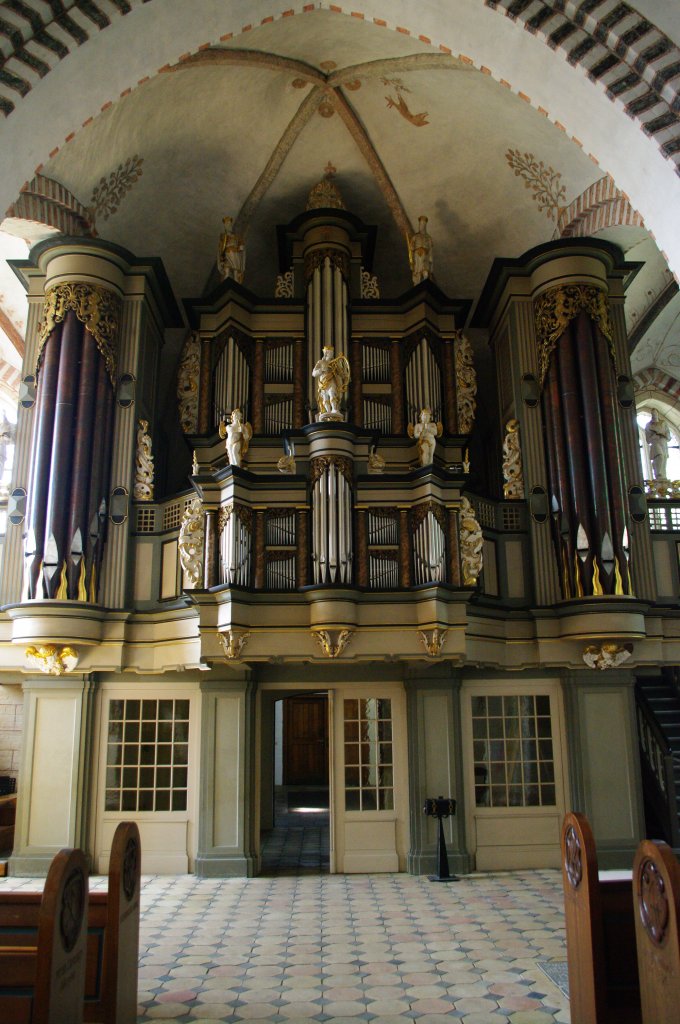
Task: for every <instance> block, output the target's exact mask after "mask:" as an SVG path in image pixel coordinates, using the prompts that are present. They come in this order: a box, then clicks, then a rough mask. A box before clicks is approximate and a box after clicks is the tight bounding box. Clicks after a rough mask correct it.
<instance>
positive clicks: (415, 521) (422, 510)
mask: <svg viewBox="0 0 680 1024" xmlns="http://www.w3.org/2000/svg"><path fill="white" fill-rule="evenodd" d="M428 512H431V513H432V515H433V516H434V517H435V519H436V520H437V522H438V523H439V525H440V526H441V528H442V530H443V529H444V528H445V526H446V512H445V511H444V509H443V508H442V506H441V505H438V504H437V502H436V501H424V502H423V503H422V504H421V505H416V506H415V507H414V509H413V511H412V515H411V531H412V532H413V533H415V532H416V530H417V529H418V527H419V526H420V524H421V523H422V521H423V519H425V517H426V516H427V514H428Z"/></svg>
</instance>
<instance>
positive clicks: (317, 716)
mask: <svg viewBox="0 0 680 1024" xmlns="http://www.w3.org/2000/svg"><path fill="white" fill-rule="evenodd" d="M283 708H284V711H283V784H284V785H285V786H327V785H328V699H327V697H326V695H325V694H311V695H309V696H306V695H301V696H299V697H288V698H286V700H284V702H283Z"/></svg>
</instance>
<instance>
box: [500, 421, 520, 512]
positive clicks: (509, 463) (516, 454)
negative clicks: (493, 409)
mask: <svg viewBox="0 0 680 1024" xmlns="http://www.w3.org/2000/svg"><path fill="white" fill-rule="evenodd" d="M503 479H504V481H505V483H504V484H503V497H504V498H511V499H517V498H523V497H524V472H523V469H522V449H521V446H520V440H519V420H515V419H512V420H508V422H507V423H506V424H505V440H504V441H503Z"/></svg>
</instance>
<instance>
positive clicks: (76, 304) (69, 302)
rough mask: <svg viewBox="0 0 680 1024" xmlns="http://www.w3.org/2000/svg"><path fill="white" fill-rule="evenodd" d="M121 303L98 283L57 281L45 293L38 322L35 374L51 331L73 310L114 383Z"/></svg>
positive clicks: (112, 293)
mask: <svg viewBox="0 0 680 1024" xmlns="http://www.w3.org/2000/svg"><path fill="white" fill-rule="evenodd" d="M121 309H122V303H121V300H120V298H119V297H118V296H117V295H116V294H114V292H111V291H109V290H108V289H107V288H101V287H100V286H99V285H91V284H85V283H84V282H82V281H76V282H73V283H66V284H58V285H54V287H52V288H48V289H47V291H46V292H45V305H44V307H43V318H42V320H41V321H40V323H39V324H38V359H37V363H36V373H38V371H39V370H40V364H41V363H42V357H43V352H44V349H45V344H46V342H47V339H48V338H49V336H50V334H51V333H52V331H53V330H54V328H55V327H56V326H57V324H60V323H63V321H64V319H65V317H66V314H67V313H68V312H69V310H73V312H74V313H75V314H76V316H77V318H78V320H80V322H81V324H84V325H85V329H86V330H88V331H89V332H90V334H91V335H92V337H93V338H94V342H95V344H96V346H97V348H98V350H99V352H100V354H101V356H102V359H103V360H104V362H105V364H106V370H107V372H108V375H109V377H110V379H111V383H112V384H113V381H114V377H115V373H116V338H117V335H118V324H119V321H120V314H121Z"/></svg>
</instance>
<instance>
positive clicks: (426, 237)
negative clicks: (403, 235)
mask: <svg viewBox="0 0 680 1024" xmlns="http://www.w3.org/2000/svg"><path fill="white" fill-rule="evenodd" d="M433 248H434V245H433V242H432V236H431V235H430V234H428V230H427V217H424V216H423V217H418V230H417V231H416V232H415V233H414V234H413V235H409V236H408V259H409V263H410V264H411V277H412V278H413V283H414V284H420V282H421V281H424V280H425V278H426V277H432V267H433V262H434V261H433V258H432V250H433Z"/></svg>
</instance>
